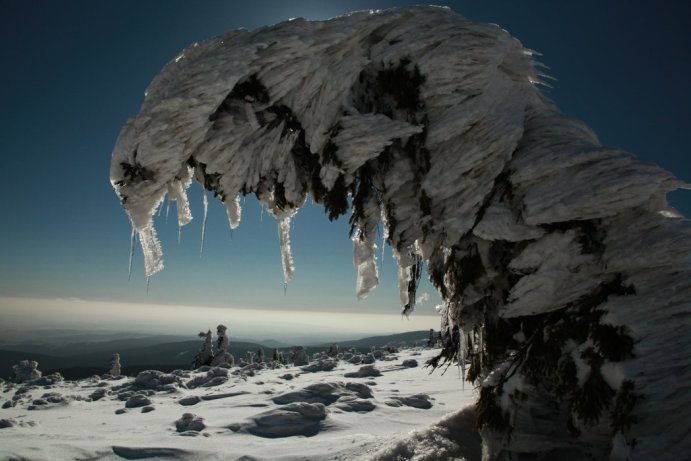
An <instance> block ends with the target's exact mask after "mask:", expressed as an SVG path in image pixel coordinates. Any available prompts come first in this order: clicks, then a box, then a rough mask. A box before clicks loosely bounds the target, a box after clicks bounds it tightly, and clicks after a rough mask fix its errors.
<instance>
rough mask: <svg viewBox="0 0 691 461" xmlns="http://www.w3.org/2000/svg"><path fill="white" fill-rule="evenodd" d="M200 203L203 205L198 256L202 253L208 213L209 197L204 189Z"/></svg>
mask: <svg viewBox="0 0 691 461" xmlns="http://www.w3.org/2000/svg"><path fill="white" fill-rule="evenodd" d="M202 204H203V207H204V217H203V218H202V241H201V244H200V245H199V257H201V256H202V253H204V237H205V235H206V219H207V216H208V213H209V198H208V196H207V193H206V191H203V193H202Z"/></svg>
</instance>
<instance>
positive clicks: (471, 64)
mask: <svg viewBox="0 0 691 461" xmlns="http://www.w3.org/2000/svg"><path fill="white" fill-rule="evenodd" d="M315 34H318V36H317V35H315ZM533 56H534V53H533V52H531V51H530V50H528V49H526V48H524V47H523V46H522V45H521V44H520V42H518V40H516V39H514V38H512V37H511V36H510V35H509V34H508V33H507V32H506V31H504V30H503V29H501V28H500V27H498V26H495V25H489V24H478V23H474V22H472V21H469V20H467V19H465V18H463V17H461V16H458V15H456V14H455V13H453V12H452V11H451V10H449V9H444V8H434V7H416V8H401V9H393V10H387V11H376V12H375V11H366V12H359V13H354V14H350V15H347V16H343V17H340V18H336V19H334V20H330V21H326V22H320V23H313V22H309V21H306V20H302V19H299V20H294V21H289V22H285V23H281V24H277V25H275V26H271V27H265V28H262V29H259V30H257V31H254V32H248V31H236V32H231V33H229V34H226V35H223V36H220V37H216V38H213V39H210V40H207V41H205V42H200V43H197V44H195V45H194V46H192V47H190V48H187V49H185V50H183V51H182V52H181V53H180V54H179V55H178V56H177V57H176V58H175V59H174V60H173V61H171V62H170V63H169V64H168V65H167V66H166V67H165V68H164V69H163V70H162V71H161V73H160V74H159V75H158V76H157V77H156V78H155V79H154V81H153V82H152V83H151V85H150V87H149V88H148V89H147V91H146V98H145V100H144V103H143V105H142V108H141V111H140V113H139V115H138V116H136V117H134V118H132V119H130V120H129V121H128V123H127V124H126V125H125V127H124V128H123V129H122V131H121V133H120V136H119V138H118V141H117V144H116V146H115V149H114V151H113V159H112V166H111V181H112V183H113V185H114V187H115V189H116V192H117V194H118V195H119V197H120V198H121V199H122V203H123V207H124V208H125V210H126V212H127V213H128V215H129V217H130V220H131V222H132V225H133V227H134V229H135V231H136V232H137V234H138V235H139V241H140V243H141V246H142V250H143V253H144V258H145V269H146V275H147V276H151V275H153V274H154V273H156V272H157V271H159V270H160V269H162V267H163V264H162V259H161V256H162V250H161V246H160V243H159V241H158V239H157V237H156V233H155V230H154V226H153V220H152V217H153V214H154V212H155V211H156V209H157V207H158V206H159V205H160V203H161V201H162V199H163V197H164V196H165V195H166V194H168V195H169V196H170V197H171V198H172V199H173V200H175V201H176V202H177V204H178V222H179V224H180V225H184V224H186V223H188V222H189V220H190V219H191V216H190V213H189V206H188V204H187V197H186V188H187V187H188V185H189V184H190V182H191V179H192V178H195V179H196V180H197V181H198V182H199V183H200V184H202V185H203V186H204V187H205V188H206V189H207V190H210V191H212V192H213V193H214V194H215V195H216V196H217V197H218V198H219V199H220V200H221V201H222V202H223V203H224V204H225V206H226V209H227V213H228V218H229V222H230V226H231V228H234V227H236V226H237V225H238V224H239V220H240V196H242V195H245V194H250V193H253V194H255V195H256V196H257V198H258V199H259V200H260V201H261V202H262V203H263V204H264V205H265V206H266V207H267V209H268V210H269V211H270V212H271V214H272V215H273V216H274V217H275V218H276V220H277V221H278V232H279V244H280V248H281V256H282V263H283V273H284V281H285V282H286V283H287V282H288V281H289V280H290V278H291V277H292V274H293V270H294V267H293V259H292V254H291V248H290V235H289V231H290V228H291V226H290V223H291V219H292V218H293V216H294V215H295V213H296V212H297V210H298V209H299V208H300V207H301V206H302V205H303V204H304V203H305V199H306V197H307V195H311V196H312V197H313V199H314V201H315V202H316V203H319V204H321V205H323V206H324V208H325V210H326V212H327V214H328V217H329V219H336V218H338V217H339V216H341V215H343V214H345V213H347V212H348V211H349V209H350V211H351V217H350V222H351V239H352V242H353V261H354V264H355V266H356V294H357V296H358V297H363V296H366V295H367V293H368V292H369V291H370V290H372V289H373V288H374V287H375V286H376V284H377V281H378V274H377V267H376V255H377V253H378V252H377V251H376V247H377V246H376V245H375V238H376V235H377V228H378V226H380V225H382V226H383V228H384V230H385V236H386V243H388V244H389V245H390V246H391V247H392V249H393V255H394V257H395V259H396V260H397V263H398V277H399V286H400V297H401V304H402V306H403V312H404V313H405V314H406V315H407V314H410V313H411V312H412V310H413V308H414V306H415V300H416V291H417V285H418V281H419V279H420V277H421V276H422V273H423V264H425V263H426V266H427V272H428V275H429V278H430V280H431V281H432V283H433V284H434V285H435V286H436V288H437V289H438V291H439V294H440V295H441V297H442V299H443V301H444V303H443V305H442V308H441V309H440V313H441V317H442V321H441V326H440V328H441V330H442V331H443V332H444V338H445V341H444V347H443V350H442V352H441V355H440V356H439V357H438V359H437V360H435V361H433V365H438V364H439V363H441V362H443V361H445V360H451V361H460V362H461V363H464V362H465V358H466V357H465V355H466V354H467V351H468V350H472V351H474V352H475V354H474V355H473V356H472V361H471V364H470V368H469V372H468V373H469V376H472V378H473V379H474V380H475V382H476V383H477V384H478V385H479V388H480V392H479V395H480V397H479V401H478V405H477V412H478V424H479V427H480V431H481V434H482V436H483V444H484V451H485V459H488V460H494V459H497V460H499V459H501V460H503V459H517V458H518V457H526V458H530V457H531V456H532V457H534V458H540V457H541V459H547V458H549V459H557V458H558V459H593V460H602V459H608V458H610V457H611V458H614V459H626V458H629V459H635V460H646V459H662V458H665V457H666V459H683V458H684V457H685V456H687V454H688V453H689V451H691V437H688V434H689V433H691V393H689V392H687V391H686V390H687V389H686V387H685V386H686V384H685V383H688V382H689V381H691V354H688V353H687V351H688V350H689V349H690V348H691V336H690V335H688V334H685V333H684V332H686V331H688V330H689V328H691V315H690V314H691V308H690V303H691V301H689V300H690V299H691V283H689V280H691V277H690V275H691V271H690V270H689V269H690V268H689V264H688V261H689V255H690V254H691V231H690V230H689V228H688V227H685V226H684V225H683V223H682V221H681V219H680V216H679V215H678V214H677V213H676V212H675V211H674V210H673V209H671V208H670V207H669V206H668V204H667V202H666V199H665V196H666V194H667V192H669V191H671V190H674V189H676V188H679V187H682V186H684V184H683V183H682V182H681V181H679V180H677V179H676V178H675V177H674V176H673V175H672V174H670V173H669V172H667V171H665V170H663V169H661V168H659V167H657V166H654V165H650V164H647V163H644V162H642V161H640V160H638V159H636V158H635V157H633V156H632V155H630V154H628V153H626V152H623V151H621V150H617V149H610V148H606V147H603V146H602V145H601V144H600V142H599V141H598V138H597V136H596V135H595V134H594V133H593V132H592V131H591V130H590V129H589V128H588V127H587V126H585V125H584V124H583V123H581V122H580V121H577V120H574V119H572V118H569V117H566V116H564V115H562V114H561V113H560V112H559V111H558V109H557V108H556V106H555V105H554V104H553V103H552V102H551V101H549V100H548V99H547V98H546V97H545V96H544V95H542V94H541V93H540V91H539V90H538V88H537V84H540V83H541V74H540V72H539V71H538V70H537V68H536V65H535V62H534V60H533ZM642 116H643V115H642ZM470 345H472V348H471V347H470ZM670 376H673V377H674V379H670Z"/></svg>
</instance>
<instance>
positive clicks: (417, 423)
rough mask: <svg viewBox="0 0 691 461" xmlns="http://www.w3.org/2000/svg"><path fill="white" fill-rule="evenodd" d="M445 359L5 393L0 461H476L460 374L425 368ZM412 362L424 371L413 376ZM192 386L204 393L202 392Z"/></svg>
mask: <svg viewBox="0 0 691 461" xmlns="http://www.w3.org/2000/svg"><path fill="white" fill-rule="evenodd" d="M436 352H438V350H403V351H401V352H399V353H394V354H388V355H386V356H384V357H381V359H380V360H377V361H376V362H375V363H374V364H373V365H374V367H375V368H376V369H378V370H379V372H380V373H381V376H370V377H346V376H345V375H346V374H348V373H355V372H357V371H358V370H360V369H361V367H362V366H363V365H362V364H357V365H356V364H351V363H348V362H346V361H344V360H340V361H338V362H337V364H336V366H335V368H333V369H332V370H330V371H318V372H314V373H310V372H305V371H303V370H301V368H300V367H292V368H279V369H276V370H270V369H263V370H258V371H256V372H255V373H254V376H248V375H247V374H246V373H239V368H232V369H230V370H227V369H220V368H212V369H209V370H207V371H205V372H204V371H201V372H194V373H192V372H184V373H178V375H177V376H175V374H171V375H164V374H161V375H159V376H156V375H150V376H146V375H141V376H140V377H139V378H138V379H137V380H135V379H134V378H122V379H119V380H113V379H108V380H102V379H96V378H93V379H88V380H81V381H74V382H72V381H65V382H60V383H57V384H55V385H52V386H22V385H15V386H12V385H8V384H5V385H4V388H3V392H2V393H1V394H0V405H2V406H4V407H6V408H3V409H1V410H0V458H1V459H31V460H56V459H89V460H117V459H145V458H156V459H185V460H186V459H204V460H206V459H217V460H221V459H222V460H235V459H238V460H239V459H242V460H255V459H256V460H298V459H305V460H351V459H380V460H383V459H391V460H393V459H418V460H436V459H459V460H463V459H467V460H475V459H478V458H479V439H478V438H477V436H476V435H475V434H474V432H473V430H472V414H471V411H470V409H469V408H467V407H468V406H469V405H471V404H472V403H473V402H474V400H475V398H476V394H475V391H474V390H473V388H472V385H469V384H468V383H466V385H465V388H463V383H462V381H461V380H460V379H459V372H458V370H457V369H455V368H449V369H448V371H447V372H446V373H445V374H442V372H441V370H437V371H436V372H434V373H432V374H430V370H429V369H428V368H423V365H424V363H425V361H426V360H427V359H428V358H430V357H431V356H432V355H433V354H435V353H436ZM406 360H415V361H416V362H417V366H411V365H412V362H406V365H407V366H404V365H403V363H404V361H406ZM312 363H314V362H312ZM326 368H328V366H326ZM245 371H248V369H245ZM226 374H227V376H226ZM249 374H252V373H251V372H250V373H249ZM288 374H290V375H292V376H293V378H292V379H286V378H287V377H288V376H286V375H288ZM156 379H157V380H156ZM192 379H194V380H195V381H196V384H201V385H198V386H197V387H193V386H194V385H195V382H190V380H192ZM211 380H213V381H211ZM169 381H173V382H169ZM216 383H220V384H216ZM214 384H216V385H214ZM24 389H27V390H24ZM99 394H102V395H103V396H102V397H101V398H98V397H99ZM183 399H184V400H183ZM181 401H182V402H181ZM10 402H14V406H11V403H10ZM182 403H186V405H183V404H182ZM128 406H129V408H127V407H128ZM464 407H465V408H466V409H465V410H461V411H458V410H459V409H462V408H464ZM184 413H191V414H193V415H195V416H197V417H200V418H203V425H205V428H204V429H203V430H201V431H195V430H185V429H189V427H187V426H184V425H183V423H182V422H181V421H180V420H181V417H182V415H183V414H184ZM449 413H453V414H451V415H449V416H446V415H447V414H449ZM445 416H446V417H445ZM190 420H191V421H192V423H191V426H192V429H195V428H196V429H200V427H195V422H194V421H195V418H193V417H188V421H187V422H189V421H190ZM440 420H441V422H440ZM176 421H178V425H179V426H180V427H176ZM3 426H9V427H3Z"/></svg>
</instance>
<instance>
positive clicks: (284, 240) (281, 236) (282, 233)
mask: <svg viewBox="0 0 691 461" xmlns="http://www.w3.org/2000/svg"><path fill="white" fill-rule="evenodd" d="M291 219H292V215H287V216H285V217H283V218H281V219H279V221H278V243H279V245H280V247H281V264H282V265H283V284H284V285H283V286H284V290H287V287H288V282H290V280H291V279H292V278H293V272H294V271H295V268H294V267H293V254H292V252H291V249H290V221H291Z"/></svg>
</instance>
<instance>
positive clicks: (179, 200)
mask: <svg viewBox="0 0 691 461" xmlns="http://www.w3.org/2000/svg"><path fill="white" fill-rule="evenodd" d="M186 187H187V185H186V184H184V183H183V182H182V181H179V180H176V179H174V180H172V181H170V182H169V183H168V184H167V188H168V196H169V197H170V199H171V200H173V201H175V206H176V207H177V212H178V225H179V226H185V225H187V224H189V223H190V221H192V212H191V211H190V202H189V199H188V198H187V188H186Z"/></svg>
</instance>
